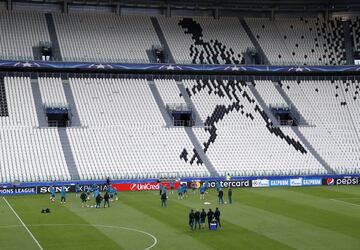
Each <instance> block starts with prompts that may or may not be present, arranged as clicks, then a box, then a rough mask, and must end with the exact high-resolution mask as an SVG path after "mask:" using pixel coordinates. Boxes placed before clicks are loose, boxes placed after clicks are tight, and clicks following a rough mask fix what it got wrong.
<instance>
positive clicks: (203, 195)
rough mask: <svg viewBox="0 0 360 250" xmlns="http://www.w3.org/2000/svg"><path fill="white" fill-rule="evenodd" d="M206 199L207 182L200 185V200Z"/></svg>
mask: <svg viewBox="0 0 360 250" xmlns="http://www.w3.org/2000/svg"><path fill="white" fill-rule="evenodd" d="M204 199H205V184H203V185H201V186H200V200H204Z"/></svg>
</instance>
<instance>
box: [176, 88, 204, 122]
mask: <svg viewBox="0 0 360 250" xmlns="http://www.w3.org/2000/svg"><path fill="white" fill-rule="evenodd" d="M176 85H177V86H178V88H179V90H180V93H181V96H182V97H183V98H184V100H185V103H186V105H187V106H188V107H191V109H192V112H193V113H194V114H195V126H200V127H202V126H204V122H203V121H202V120H201V117H200V115H199V113H198V111H197V110H196V107H195V105H194V103H193V101H192V100H191V98H190V96H189V95H191V94H190V93H188V92H187V91H186V88H185V86H184V84H183V83H181V82H176Z"/></svg>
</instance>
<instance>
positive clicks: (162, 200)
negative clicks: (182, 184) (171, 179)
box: [160, 192, 167, 207]
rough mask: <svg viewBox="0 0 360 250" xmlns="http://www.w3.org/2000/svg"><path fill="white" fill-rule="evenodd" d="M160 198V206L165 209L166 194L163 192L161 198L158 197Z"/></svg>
mask: <svg viewBox="0 0 360 250" xmlns="http://www.w3.org/2000/svg"><path fill="white" fill-rule="evenodd" d="M160 198H161V206H162V207H166V199H167V195H166V193H165V192H164V193H162V194H161V196H160Z"/></svg>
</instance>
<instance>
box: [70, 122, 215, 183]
mask: <svg viewBox="0 0 360 250" xmlns="http://www.w3.org/2000/svg"><path fill="white" fill-rule="evenodd" d="M67 133H68V136H69V139H70V143H71V148H72V151H73V154H74V158H75V162H76V166H77V168H78V170H79V173H80V177H81V178H82V179H102V178H105V177H106V176H111V177H113V178H126V177H127V176H131V175H136V176H146V177H152V178H155V177H158V176H159V175H161V174H163V175H166V174H169V173H176V174H177V176H183V177H185V176H208V171H207V169H206V168H205V166H204V165H202V164H194V165H192V166H189V165H188V164H186V163H185V162H183V161H181V159H180V158H179V154H180V152H181V150H182V148H183V147H187V148H190V147H191V141H190V140H189V138H188V137H187V135H186V133H185V130H184V129H183V128H161V127H157V128H146V129H144V128H131V127H126V128H124V127H109V128H88V129H68V130H67Z"/></svg>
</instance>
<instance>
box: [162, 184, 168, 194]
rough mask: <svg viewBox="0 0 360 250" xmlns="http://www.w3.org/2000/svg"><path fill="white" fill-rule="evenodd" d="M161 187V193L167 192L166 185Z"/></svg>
mask: <svg viewBox="0 0 360 250" xmlns="http://www.w3.org/2000/svg"><path fill="white" fill-rule="evenodd" d="M163 186H164V187H163V190H162V192H163V193H165V194H166V191H167V187H166V185H163Z"/></svg>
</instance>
